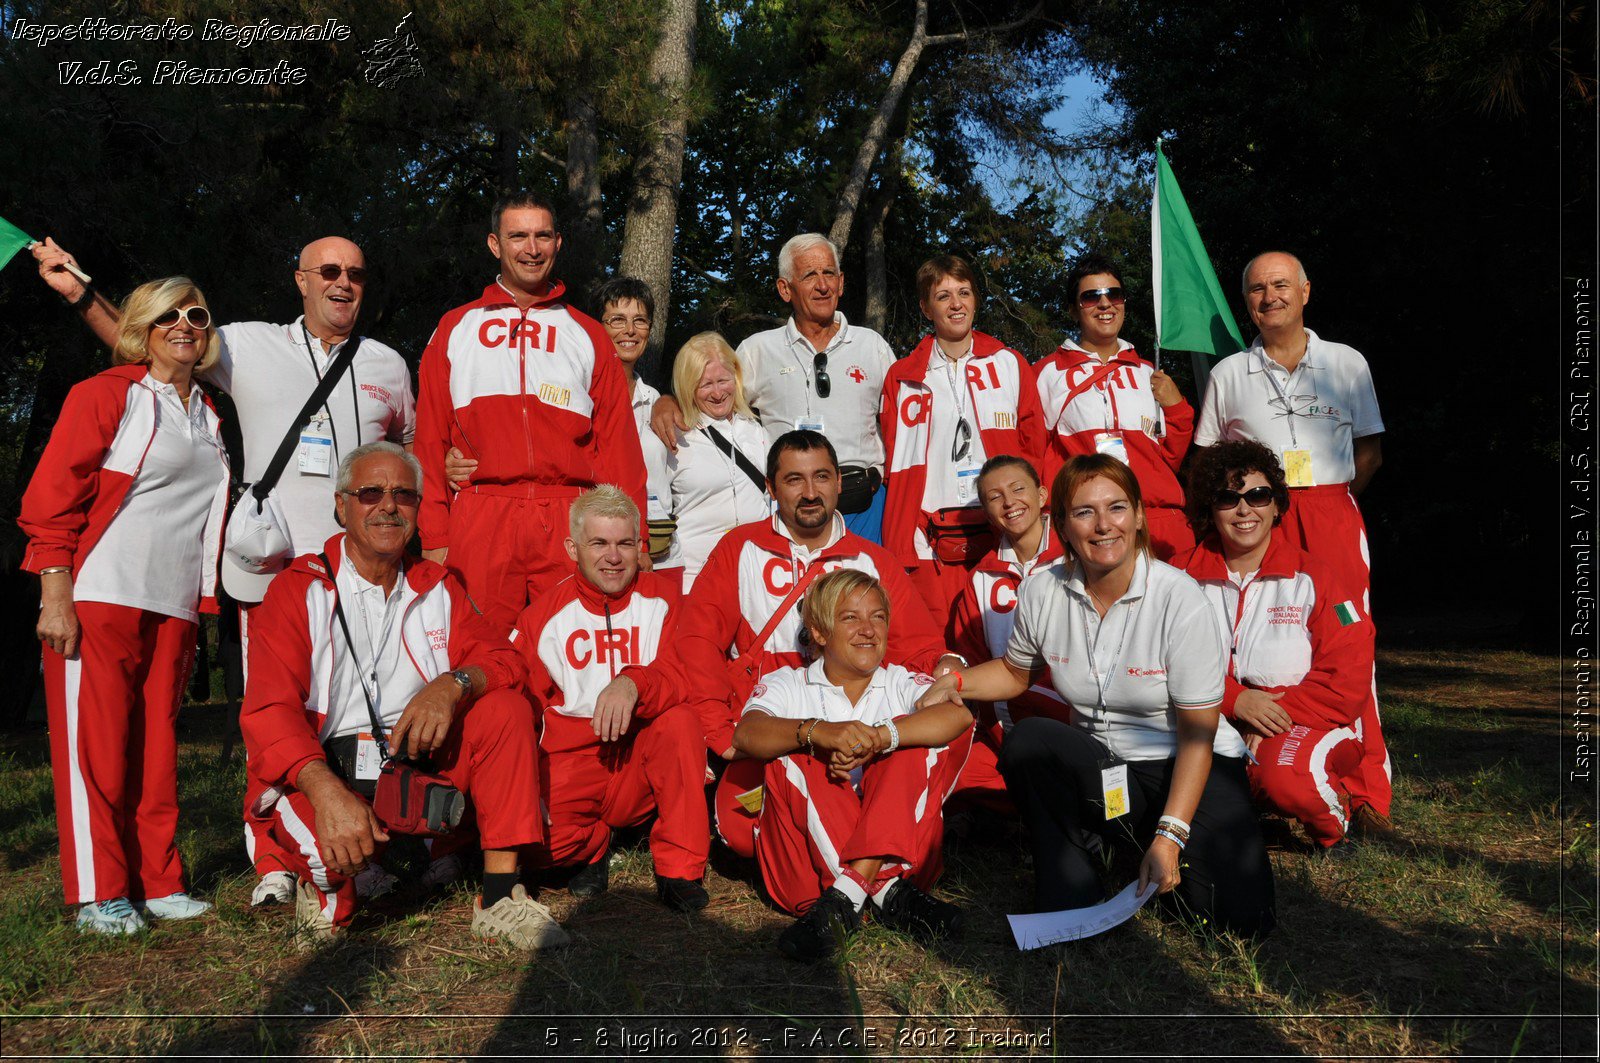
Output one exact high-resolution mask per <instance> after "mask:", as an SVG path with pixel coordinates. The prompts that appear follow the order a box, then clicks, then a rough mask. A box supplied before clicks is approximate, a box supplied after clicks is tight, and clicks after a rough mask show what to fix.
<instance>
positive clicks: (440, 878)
mask: <svg viewBox="0 0 1600 1063" xmlns="http://www.w3.org/2000/svg"><path fill="white" fill-rule="evenodd" d="M466 873H467V869H466V867H465V866H464V865H463V864H462V863H461V857H459V856H457V855H456V854H455V853H449V854H447V855H445V856H441V857H439V859H437V860H435V861H433V862H432V863H430V864H429V865H428V869H427V870H426V871H424V872H423V873H422V879H421V882H422V888H423V890H424V891H426V892H428V893H432V892H433V891H434V890H442V889H444V888H445V887H446V886H449V885H452V884H454V883H457V882H460V881H461V879H462V877H463V876H464V875H465V874H466Z"/></svg>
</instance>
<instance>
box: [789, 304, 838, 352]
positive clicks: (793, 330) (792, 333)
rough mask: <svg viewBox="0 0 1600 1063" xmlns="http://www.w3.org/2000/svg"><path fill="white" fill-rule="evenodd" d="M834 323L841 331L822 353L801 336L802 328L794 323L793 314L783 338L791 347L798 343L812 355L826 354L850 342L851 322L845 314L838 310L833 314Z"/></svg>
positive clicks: (835, 334)
mask: <svg viewBox="0 0 1600 1063" xmlns="http://www.w3.org/2000/svg"><path fill="white" fill-rule="evenodd" d="M833 323H834V324H835V325H838V326H839V330H838V331H837V332H835V333H834V334H833V339H831V340H829V341H828V345H827V346H826V347H824V348H823V349H822V350H820V351H819V350H817V349H816V348H815V347H813V346H811V341H810V340H808V339H806V338H805V337H804V336H803V335H801V334H800V326H798V325H796V324H795V323H794V315H793V314H790V315H789V321H788V324H786V325H784V326H783V338H784V339H785V340H786V341H788V344H789V346H791V347H793V346H794V345H795V344H797V343H800V344H804V345H805V348H806V350H808V351H810V352H811V353H812V354H826V353H827V352H829V351H831V350H833V349H834V348H835V347H842V346H843V345H844V344H846V343H849V342H850V322H849V321H848V320H846V318H845V316H844V314H843V313H841V312H840V311H838V310H835V311H834V312H833Z"/></svg>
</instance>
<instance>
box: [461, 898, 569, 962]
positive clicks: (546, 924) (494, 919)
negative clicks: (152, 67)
mask: <svg viewBox="0 0 1600 1063" xmlns="http://www.w3.org/2000/svg"><path fill="white" fill-rule="evenodd" d="M472 933H473V934H474V936H476V937H480V938H484V939H486V940H489V941H502V942H504V943H506V944H507V945H512V946H515V947H516V948H519V949H557V948H560V947H561V946H563V945H566V944H569V943H570V942H571V941H572V939H571V938H570V937H568V936H567V932H566V931H565V930H563V929H561V924H560V923H558V922H556V918H555V916H554V915H552V914H551V913H550V909H548V908H546V907H545V906H544V905H542V904H540V903H539V902H538V901H536V900H534V899H533V898H532V897H530V896H528V891H527V890H526V889H525V888H524V887H523V885H522V883H520V882H519V883H517V884H516V885H515V886H513V887H511V896H509V897H502V898H501V899H500V900H498V901H496V902H495V903H494V904H492V905H490V906H489V907H488V908H487V909H485V908H484V907H483V898H482V897H479V898H478V899H477V900H476V901H474V902H473V904H472Z"/></svg>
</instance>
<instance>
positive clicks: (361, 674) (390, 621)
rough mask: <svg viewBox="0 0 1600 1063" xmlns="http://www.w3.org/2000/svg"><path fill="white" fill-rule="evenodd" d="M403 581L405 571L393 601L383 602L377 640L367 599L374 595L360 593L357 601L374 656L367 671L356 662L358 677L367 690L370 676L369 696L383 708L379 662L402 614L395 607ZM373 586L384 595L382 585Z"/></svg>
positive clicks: (401, 574) (401, 572)
mask: <svg viewBox="0 0 1600 1063" xmlns="http://www.w3.org/2000/svg"><path fill="white" fill-rule="evenodd" d="M352 575H353V573H352ZM358 578H359V577H358ZM403 579H405V570H404V569H401V571H400V575H399V576H398V577H396V583H395V588H394V592H393V599H392V600H391V598H385V599H384V600H383V623H382V624H381V625H380V626H379V629H378V637H377V639H374V638H373V637H372V614H371V613H370V611H369V610H368V608H367V599H369V598H370V597H372V595H371V593H370V592H358V593H357V594H356V601H357V602H359V603H360V605H361V609H360V613H361V630H362V632H363V633H364V634H365V635H366V636H367V650H368V652H370V653H371V655H372V664H371V666H370V667H366V668H365V669H363V666H362V664H361V662H360V661H359V660H357V661H356V677H357V679H359V680H360V682H361V685H362V687H363V688H365V687H366V686H367V682H368V677H369V676H370V678H371V683H372V686H371V688H370V689H368V691H367V696H368V698H370V699H371V701H372V702H373V704H374V705H379V706H381V705H382V703H383V686H382V684H380V683H379V682H378V661H379V658H380V655H381V653H382V649H381V648H382V647H384V646H387V645H389V635H390V633H391V632H392V631H393V630H394V619H395V617H396V616H398V615H399V614H400V610H399V609H397V608H395V606H396V605H398V604H399V599H398V595H399V594H400V583H399V580H403ZM363 582H364V581H363ZM371 586H376V587H377V589H378V591H379V593H382V591H383V587H382V585H381V584H372V585H371ZM350 649H351V650H352V651H354V650H355V647H354V646H351V647H350Z"/></svg>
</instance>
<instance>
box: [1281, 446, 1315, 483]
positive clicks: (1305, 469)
mask: <svg viewBox="0 0 1600 1063" xmlns="http://www.w3.org/2000/svg"><path fill="white" fill-rule="evenodd" d="M1283 478H1284V480H1286V481H1287V482H1288V484H1289V486H1290V487H1315V486H1317V480H1316V477H1314V476H1312V475H1311V451H1309V450H1285V451H1284V452H1283Z"/></svg>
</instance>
